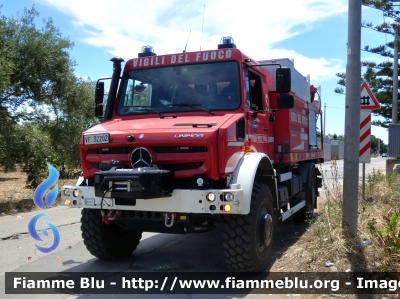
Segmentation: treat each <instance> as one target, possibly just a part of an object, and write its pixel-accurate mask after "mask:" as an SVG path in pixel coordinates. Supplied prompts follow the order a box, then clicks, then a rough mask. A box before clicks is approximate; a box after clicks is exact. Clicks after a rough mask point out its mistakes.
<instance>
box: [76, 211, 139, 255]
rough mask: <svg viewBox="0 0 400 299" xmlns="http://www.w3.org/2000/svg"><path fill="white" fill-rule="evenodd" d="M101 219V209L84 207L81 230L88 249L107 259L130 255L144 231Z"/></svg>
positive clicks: (93, 253)
mask: <svg viewBox="0 0 400 299" xmlns="http://www.w3.org/2000/svg"><path fill="white" fill-rule="evenodd" d="M101 220H102V217H101V213H100V210H94V209H93V210H92V209H82V218H81V231H82V238H83V243H84V244H85V246H86V248H87V250H88V251H89V252H90V253H91V254H92V255H94V256H95V257H97V258H99V259H106V260H110V259H118V258H124V257H128V256H130V255H131V254H132V252H133V251H134V250H135V249H136V247H137V246H138V245H139V242H140V239H141V238H142V233H141V232H133V231H130V230H126V229H124V228H122V227H121V226H119V225H118V224H116V223H114V222H111V223H110V224H108V225H107V224H105V223H104V222H102V221H101Z"/></svg>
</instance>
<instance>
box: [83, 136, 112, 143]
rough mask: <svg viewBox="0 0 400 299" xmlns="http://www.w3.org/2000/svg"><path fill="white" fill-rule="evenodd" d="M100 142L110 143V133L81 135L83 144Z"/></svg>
mask: <svg viewBox="0 0 400 299" xmlns="http://www.w3.org/2000/svg"><path fill="white" fill-rule="evenodd" d="M102 143H110V134H108V133H103V134H92V135H84V136H83V144H85V145H89V144H102Z"/></svg>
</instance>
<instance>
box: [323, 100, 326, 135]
mask: <svg viewBox="0 0 400 299" xmlns="http://www.w3.org/2000/svg"><path fill="white" fill-rule="evenodd" d="M323 132H324V136H322V137H325V136H326V103H325V105H324V130H323ZM322 142H324V141H322Z"/></svg>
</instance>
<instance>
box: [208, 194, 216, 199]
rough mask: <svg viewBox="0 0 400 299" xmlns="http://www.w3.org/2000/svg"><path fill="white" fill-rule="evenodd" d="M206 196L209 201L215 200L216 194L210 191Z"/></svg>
mask: <svg viewBox="0 0 400 299" xmlns="http://www.w3.org/2000/svg"><path fill="white" fill-rule="evenodd" d="M206 198H207V200H208V201H214V200H215V198H216V196H215V194H214V193H208V194H207V196H206Z"/></svg>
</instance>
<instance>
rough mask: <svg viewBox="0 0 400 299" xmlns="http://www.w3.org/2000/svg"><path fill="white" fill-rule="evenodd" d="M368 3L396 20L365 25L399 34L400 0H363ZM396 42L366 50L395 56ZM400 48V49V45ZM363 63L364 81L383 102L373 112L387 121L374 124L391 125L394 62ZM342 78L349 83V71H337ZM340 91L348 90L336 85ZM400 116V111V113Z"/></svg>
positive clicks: (380, 30) (337, 90)
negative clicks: (399, 7) (398, 7)
mask: <svg viewBox="0 0 400 299" xmlns="http://www.w3.org/2000/svg"><path fill="white" fill-rule="evenodd" d="M362 3H363V5H364V6H368V7H371V8H375V9H379V10H381V11H383V13H384V16H386V17H389V18H392V19H393V20H394V22H393V23H389V22H384V23H382V24H380V25H373V24H372V23H363V24H362V27H364V28H368V29H371V30H374V31H376V32H380V33H385V34H389V35H393V36H396V35H395V32H396V30H397V31H398V23H397V22H398V20H399V17H400V12H399V11H398V10H397V8H396V7H397V6H399V3H400V1H395V0H362ZM398 44H399V45H400V42H399V40H396V46H397V45H398ZM394 46H395V42H394V41H391V42H388V43H387V44H385V45H380V46H376V47H370V46H369V45H366V46H365V47H364V49H363V51H366V52H370V53H374V54H377V55H381V56H384V57H390V58H393V57H394V54H393V51H394ZM397 48H399V47H398V46H397ZM361 64H362V66H363V67H364V68H365V72H364V74H363V78H360V84H361V82H362V81H363V80H365V81H367V83H368V85H369V86H370V87H371V90H372V92H373V93H374V94H375V96H376V98H377V100H378V101H379V103H380V104H381V109H380V110H378V111H372V113H373V114H374V115H376V116H382V117H383V118H384V121H379V120H378V121H373V122H372V124H373V125H378V126H381V127H385V128H387V127H388V125H389V124H390V123H391V122H392V121H391V119H392V107H393V96H392V95H393V63H392V62H383V63H376V62H373V61H362V62H361ZM336 75H337V76H338V77H339V78H340V80H339V81H338V82H337V83H338V84H339V85H340V86H345V85H346V74H345V73H338V74H336ZM335 92H336V93H344V89H343V87H337V88H335ZM398 112H400V111H398ZM399 116H400V113H399Z"/></svg>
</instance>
